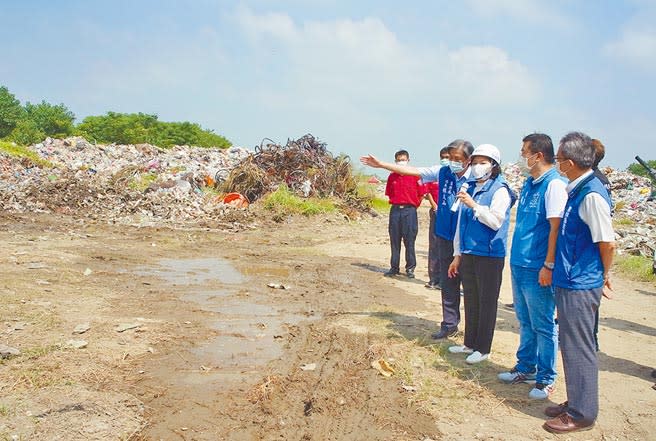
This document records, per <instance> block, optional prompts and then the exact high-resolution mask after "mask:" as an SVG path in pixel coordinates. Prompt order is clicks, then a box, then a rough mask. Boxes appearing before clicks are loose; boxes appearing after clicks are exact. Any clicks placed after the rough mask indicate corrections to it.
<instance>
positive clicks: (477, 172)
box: [471, 162, 492, 180]
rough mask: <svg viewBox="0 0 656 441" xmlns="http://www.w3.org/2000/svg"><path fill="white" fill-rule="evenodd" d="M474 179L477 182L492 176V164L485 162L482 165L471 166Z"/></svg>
mask: <svg viewBox="0 0 656 441" xmlns="http://www.w3.org/2000/svg"><path fill="white" fill-rule="evenodd" d="M471 169H472V177H473V178H474V179H476V180H482V179H487V178H489V177H490V175H491V174H492V163H490V162H484V163H482V164H474V165H472V166H471Z"/></svg>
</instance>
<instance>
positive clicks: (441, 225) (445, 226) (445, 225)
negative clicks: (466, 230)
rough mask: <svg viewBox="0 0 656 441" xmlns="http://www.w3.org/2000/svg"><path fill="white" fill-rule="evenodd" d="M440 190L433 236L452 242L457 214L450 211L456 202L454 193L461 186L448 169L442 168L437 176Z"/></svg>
mask: <svg viewBox="0 0 656 441" xmlns="http://www.w3.org/2000/svg"><path fill="white" fill-rule="evenodd" d="M438 182H439V184H440V190H439V193H438V201H437V212H436V216H435V234H436V235H437V236H439V237H441V238H442V239H446V240H453V238H454V236H455V234H456V226H457V224H458V213H457V212H456V213H454V212H453V211H451V206H452V205H453V203H454V202H455V201H456V193H458V190H460V186H461V185H462V184H460V183H458V177H457V176H456V175H455V174H454V173H453V172H452V171H451V169H450V168H449V167H442V168H441V169H440V173H439V175H438Z"/></svg>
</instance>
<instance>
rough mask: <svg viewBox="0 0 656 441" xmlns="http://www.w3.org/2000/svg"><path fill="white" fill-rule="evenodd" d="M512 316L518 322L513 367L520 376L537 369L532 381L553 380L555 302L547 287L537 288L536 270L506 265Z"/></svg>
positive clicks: (549, 287)
mask: <svg viewBox="0 0 656 441" xmlns="http://www.w3.org/2000/svg"><path fill="white" fill-rule="evenodd" d="M510 272H511V276H512V288H513V301H514V303H515V314H516V315H517V320H518V321H519V349H517V365H516V366H515V368H516V369H517V370H518V371H519V372H522V373H525V374H530V373H534V372H536V370H537V375H536V382H537V383H542V384H552V383H553V382H554V381H555V380H556V360H557V352H558V333H557V331H556V323H555V322H554V312H555V309H556V300H555V296H554V293H553V289H552V287H551V286H540V284H539V283H538V274H539V272H540V271H539V270H534V269H529V268H523V267H521V266H517V265H511V266H510Z"/></svg>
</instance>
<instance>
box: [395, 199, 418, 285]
mask: <svg viewBox="0 0 656 441" xmlns="http://www.w3.org/2000/svg"><path fill="white" fill-rule="evenodd" d="M418 229H419V225H418V220H417V208H416V207H414V206H412V205H392V208H391V209H390V214H389V237H390V246H391V248H392V257H391V258H390V269H391V270H392V271H394V272H399V265H400V261H401V241H403V246H404V247H405V270H406V271H411V272H412V271H414V270H415V267H416V266H417V257H416V256H415V240H417V230H418Z"/></svg>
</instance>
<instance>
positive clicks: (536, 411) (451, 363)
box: [347, 305, 555, 419]
mask: <svg viewBox="0 0 656 441" xmlns="http://www.w3.org/2000/svg"><path fill="white" fill-rule="evenodd" d="M501 309H502V306H501V305H500V307H499V312H500V313H501V314H500V315H501V316H502V317H504V320H507V321H511V320H510V318H511V317H512V318H513V319H514V313H513V312H512V311H505V310H504V311H502V310H501ZM347 314H354V315H366V316H369V317H376V318H379V319H382V320H386V321H388V322H389V323H388V324H387V325H386V326H387V328H388V329H389V330H390V331H391V332H390V338H394V336H397V335H400V336H401V338H404V339H406V340H409V341H414V342H415V343H416V344H418V345H420V346H423V347H426V348H429V349H431V350H432V351H435V352H436V353H437V354H438V355H439V357H440V358H441V359H443V360H445V361H446V363H441V362H439V363H438V362H436V363H433V364H432V368H434V369H436V370H438V371H441V372H443V373H444V374H445V375H448V376H454V375H455V376H456V377H457V378H458V379H460V380H462V381H465V382H471V381H472V379H476V380H477V381H478V383H479V384H480V385H481V387H484V388H486V389H488V390H489V391H491V392H492V393H493V394H494V395H496V396H497V397H498V398H499V402H503V404H504V405H508V406H510V407H512V408H514V409H516V410H518V411H520V412H522V413H524V414H526V415H530V416H533V417H536V418H540V419H546V417H545V415H544V413H543V412H544V408H545V407H546V406H550V405H553V404H555V403H553V402H551V401H549V400H546V401H545V400H531V399H529V398H528V392H529V390H530V389H531V388H532V387H533V386H531V385H512V386H511V385H507V384H504V383H501V382H500V381H499V380H498V379H497V374H498V373H499V372H504V371H508V370H509V369H510V367H508V366H501V365H499V364H497V363H495V362H494V361H493V359H490V360H487V361H485V362H483V363H480V364H476V365H469V364H467V363H466V362H465V358H466V357H464V356H463V354H451V353H450V352H449V351H448V348H449V346H452V345H456V344H458V343H456V342H455V341H454V340H452V339H445V340H434V339H432V338H431V333H433V332H435V331H437V330H438V329H439V326H440V324H439V323H437V322H435V321H433V320H427V319H425V318H422V317H415V316H409V315H404V314H399V313H396V312H388V311H383V312H378V311H362V312H351V313H347ZM502 323H503V320H502ZM503 326H504V327H508V329H514V330H515V332H516V328H512V327H511V325H509V324H508V325H503ZM523 386H525V387H523Z"/></svg>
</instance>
